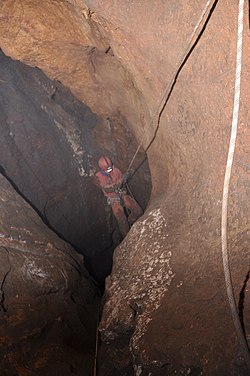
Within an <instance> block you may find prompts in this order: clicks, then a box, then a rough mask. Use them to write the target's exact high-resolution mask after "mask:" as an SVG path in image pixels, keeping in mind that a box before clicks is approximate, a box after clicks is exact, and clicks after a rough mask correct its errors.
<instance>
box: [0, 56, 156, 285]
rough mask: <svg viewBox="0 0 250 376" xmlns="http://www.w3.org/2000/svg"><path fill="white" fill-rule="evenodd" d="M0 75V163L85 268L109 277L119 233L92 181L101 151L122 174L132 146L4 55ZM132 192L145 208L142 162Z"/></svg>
mask: <svg viewBox="0 0 250 376" xmlns="http://www.w3.org/2000/svg"><path fill="white" fill-rule="evenodd" d="M0 77H1V78H0V79H1V81H0V121H1V126H0V129H1V138H0V161H1V162H0V164H1V166H2V168H3V169H4V171H5V174H6V175H7V176H8V177H9V178H10V179H11V180H12V181H13V182H14V184H15V186H16V187H17V189H18V190H19V192H21V194H22V195H23V196H24V197H25V198H26V199H27V200H28V201H29V202H30V203H32V205H33V207H34V208H36V210H37V211H38V212H39V214H40V215H41V216H42V217H43V218H44V220H45V221H46V222H47V223H48V224H49V225H50V226H51V227H52V228H53V229H54V230H55V231H57V232H58V233H59V234H60V235H61V236H63V237H64V238H65V239H66V240H67V241H69V242H70V243H71V244H73V245H74V246H75V247H76V248H77V249H78V250H79V252H82V253H83V254H84V256H85V262H86V263H87V266H88V267H89V269H90V271H91V272H92V273H93V274H94V276H95V277H96V278H97V279H98V280H99V281H102V280H103V279H104V278H105V277H106V275H107V274H108V273H109V272H110V268H111V257H112V250H113V248H114V243H116V245H117V244H118V242H117V240H116V238H117V237H118V234H117V227H116V222H115V220H114V218H113V217H112V214H111V210H110V208H109V207H108V206H107V203H106V200H105V198H104V197H103V194H102V193H101V191H100V190H99V189H98V188H97V187H96V186H95V185H94V183H93V176H94V174H95V172H96V171H97V166H98V165H97V162H98V158H99V157H100V156H101V155H102V154H104V155H106V154H107V155H109V156H110V157H111V158H112V159H113V160H114V161H115V163H116V164H118V166H119V167H120V168H121V169H122V170H123V171H125V170H126V167H127V166H128V164H129V160H130V159H131V157H132V155H133V153H134V152H135V150H136V147H137V145H136V142H135V140H134V139H133V136H132V134H131V132H129V131H128V130H127V129H126V128H125V127H124V126H122V124H121V122H120V121H119V120H117V119H115V118H112V117H111V118H107V117H106V118H101V117H100V116H97V115H95V114H93V113H92V112H91V111H90V110H89V108H88V107H86V106H85V105H84V104H82V103H81V102H79V101H78V100H77V99H76V98H75V97H74V96H73V95H72V94H71V92H70V91H69V90H67V89H65V88H64V87H63V86H62V85H61V84H60V83H59V82H57V81H51V80H50V79H48V78H47V77H46V76H45V75H44V74H43V73H42V72H41V71H40V70H39V69H37V68H31V67H28V66H25V65H24V64H22V63H20V62H15V61H13V60H11V59H10V58H7V57H6V56H4V54H3V53H0ZM140 158H141V160H143V159H144V158H145V154H144V153H142V152H141V153H140ZM138 185H140V186H141V189H140V191H138ZM131 188H132V190H133V192H134V194H135V196H136V198H137V199H138V201H139V203H140V205H141V206H142V207H143V208H145V207H146V204H147V200H148V198H149V194H150V174H149V170H148V165H147V163H146V161H145V163H144V164H143V166H142V168H141V169H140V170H139V171H138V172H137V174H136V175H135V176H134V178H133V180H131ZM100 264H101V268H100V267H99V265H100Z"/></svg>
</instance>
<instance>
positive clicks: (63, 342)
mask: <svg viewBox="0 0 250 376" xmlns="http://www.w3.org/2000/svg"><path fill="white" fill-rule="evenodd" d="M0 186H1V190H0V192H1V193H0V205H1V216H0V228H1V232H0V255H1V265H0V283H1V290H0V292H1V295H0V298H1V299H0V355H1V362H0V374H1V375H3V376H15V375H22V376H26V375H27V376H29V375H34V374H36V375H41V376H42V375H43V376H44V375H48V376H49V375H51V376H52V375H55V374H60V375H70V374H75V375H81V374H82V373H84V374H86V375H92V369H93V364H94V351H95V350H94V349H95V325H96V319H97V312H98V301H99V298H98V294H97V288H96V286H95V285H94V284H93V282H92V280H91V279H90V277H89V275H88V273H87V271H86V269H85V267H84V262H83V257H82V256H80V255H78V254H77V252H76V251H75V250H73V249H72V247H71V246H70V245H68V244H67V243H65V242H64V241H63V240H61V239H60V238H58V236H57V235H55V234H54V233H53V232H52V231H50V230H49V229H48V228H47V227H46V226H45V225H44V223H43V222H42V221H41V219H40V218H39V216H38V215H37V214H36V212H35V211H34V210H33V209H32V208H31V207H30V206H29V205H28V204H27V203H26V202H25V201H24V200H23V199H22V198H21V197H20V195H18V194H17V193H16V192H15V190H14V189H13V187H12V186H11V185H10V184H9V183H8V181H7V180H6V179H5V178H4V177H3V176H2V175H0Z"/></svg>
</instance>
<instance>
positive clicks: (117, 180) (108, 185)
mask: <svg viewBox="0 0 250 376" xmlns="http://www.w3.org/2000/svg"><path fill="white" fill-rule="evenodd" d="M95 176H96V184H97V185H98V186H99V187H100V188H101V189H102V191H103V194H104V196H106V197H116V196H117V194H116V193H115V190H116V189H117V188H120V187H121V185H122V181H123V174H122V172H121V171H120V170H119V168H117V167H115V166H113V170H112V171H111V172H106V171H98V172H97V173H96V174H95Z"/></svg>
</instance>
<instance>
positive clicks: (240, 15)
mask: <svg viewBox="0 0 250 376" xmlns="http://www.w3.org/2000/svg"><path fill="white" fill-rule="evenodd" d="M243 10H244V0H239V11H238V40H237V57H236V76H235V93H234V108H233V119H232V128H231V137H230V144H229V150H228V157H227V165H226V171H225V178H224V186H223V198H222V213H221V246H222V259H223V267H224V274H225V283H226V290H227V296H228V301H229V305H230V308H231V313H232V317H233V322H234V326H235V329H236V333H237V336H238V340H239V343H240V345H241V348H242V350H243V354H244V358H245V362H246V364H247V367H248V368H249V371H250V353H249V348H248V344H247V341H246V338H245V335H244V332H243V328H242V326H241V322H240V318H239V314H238V309H237V306H236V303H235V298H234V292H233V287H232V280H231V273H230V265H229V260H228V248H227V211H228V191H229V184H230V177H231V171H232V164H233V157H234V150H235V142H236V137H237V127H238V117H239V101H240V79H241V66H242V36H243V15H244V12H243Z"/></svg>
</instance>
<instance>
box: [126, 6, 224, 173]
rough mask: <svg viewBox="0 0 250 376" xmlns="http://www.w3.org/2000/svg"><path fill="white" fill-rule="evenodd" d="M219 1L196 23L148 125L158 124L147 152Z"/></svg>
mask: <svg viewBox="0 0 250 376" xmlns="http://www.w3.org/2000/svg"><path fill="white" fill-rule="evenodd" d="M217 2H218V0H214V1H213V2H212V0H208V1H207V2H206V4H205V6H204V8H203V10H202V13H201V16H200V18H199V20H198V22H197V24H196V25H195V27H194V30H193V32H192V34H191V36H190V38H189V41H188V45H187V48H186V49H185V51H184V53H183V54H182V55H181V58H180V60H179V63H178V64H177V68H176V70H175V71H174V73H173V75H172V77H171V79H170V81H169V83H168V85H167V87H166V89H165V90H164V91H163V93H162V96H161V98H160V101H159V104H158V106H157V108H156V111H155V112H154V114H153V116H152V118H151V121H150V123H149V126H148V128H150V127H151V126H152V125H154V124H156V125H155V126H154V127H153V129H154V133H153V137H152V138H151V140H150V141H149V143H148V145H147V146H146V147H145V149H144V150H145V152H147V151H148V149H149V148H150V146H151V145H152V143H153V141H154V140H155V137H156V135H157V132H158V129H159V126H160V119H161V115H162V112H163V111H164V109H165V106H166V104H167V102H168V100H169V98H170V95H171V92H172V90H173V87H174V84H175V82H176V80H177V77H178V76H179V74H180V72H181V70H182V68H183V66H184V64H185V62H186V60H187V59H188V57H189V55H190V53H191V52H192V51H193V48H194V47H195V45H196V43H197V41H198V40H199V38H200V36H201V34H202V32H203V30H204V27H205V25H206V24H207V22H208V20H209V18H210V16H211V13H212V10H213V9H214V8H215V6H216V4H217ZM207 14H208V16H207V17H206V18H205V16H206V15H207ZM145 137H146V133H144V136H143V137H142V140H141V142H140V144H139V145H138V147H137V149H136V152H135V154H134V156H133V158H132V160H131V162H130V164H129V167H128V169H127V172H128V171H130V169H131V167H132V165H133V163H134V161H135V158H136V156H137V154H138V153H139V150H140V148H141V147H142V145H143V142H144V140H145ZM127 172H126V173H127Z"/></svg>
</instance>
